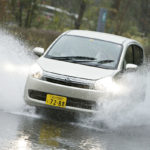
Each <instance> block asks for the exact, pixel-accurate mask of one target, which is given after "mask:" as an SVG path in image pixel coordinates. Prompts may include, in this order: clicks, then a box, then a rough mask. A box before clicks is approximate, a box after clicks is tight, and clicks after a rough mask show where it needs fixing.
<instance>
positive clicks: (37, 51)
mask: <svg viewBox="0 0 150 150" xmlns="http://www.w3.org/2000/svg"><path fill="white" fill-rule="evenodd" d="M33 52H34V53H35V54H36V55H37V56H42V55H43V54H44V48H42V47H35V48H34V49H33Z"/></svg>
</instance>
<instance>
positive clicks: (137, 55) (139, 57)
mask: <svg viewBox="0 0 150 150" xmlns="http://www.w3.org/2000/svg"><path fill="white" fill-rule="evenodd" d="M133 49H134V64H136V65H138V66H139V65H142V63H143V50H142V48H141V47H139V46H137V45H134V46H133Z"/></svg>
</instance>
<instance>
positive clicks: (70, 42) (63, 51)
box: [45, 35, 122, 69]
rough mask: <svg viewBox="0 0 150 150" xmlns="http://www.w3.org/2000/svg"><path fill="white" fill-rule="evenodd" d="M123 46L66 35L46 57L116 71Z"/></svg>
mask: <svg viewBox="0 0 150 150" xmlns="http://www.w3.org/2000/svg"><path fill="white" fill-rule="evenodd" d="M121 51H122V46H121V45H119V44H116V43H111V42H108V41H102V40H98V39H90V38H86V37H80V36H70V35H64V36H62V37H61V38H60V39H58V40H57V42H56V43H55V44H54V45H53V46H52V47H51V48H50V49H49V51H48V52H47V54H46V55H45V57H47V58H51V59H57V60H61V61H68V62H71V63H80V64H83V65H88V66H94V67H100V68H106V69H107V68H108V69H115V68H116V67H117V65H118V61H119V59H120V55H121Z"/></svg>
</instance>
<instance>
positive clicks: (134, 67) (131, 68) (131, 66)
mask: <svg viewBox="0 0 150 150" xmlns="http://www.w3.org/2000/svg"><path fill="white" fill-rule="evenodd" d="M137 68H138V66H137V65H135V64H126V70H127V71H135V70H137Z"/></svg>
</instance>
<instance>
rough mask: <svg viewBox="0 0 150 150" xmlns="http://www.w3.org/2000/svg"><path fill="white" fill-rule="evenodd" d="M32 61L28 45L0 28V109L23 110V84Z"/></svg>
mask: <svg viewBox="0 0 150 150" xmlns="http://www.w3.org/2000/svg"><path fill="white" fill-rule="evenodd" d="M34 61H35V56H34V55H33V54H32V53H31V51H30V48H29V47H28V46H26V45H25V44H24V43H23V42H22V41H20V40H18V39H17V38H16V37H14V36H13V35H10V34H9V33H8V32H7V31H2V30H0V68H1V69H0V103H1V104H0V110H3V111H7V112H19V111H20V112H21V111H24V109H25V108H26V105H25V103H24V101H23V92H24V85H25V81H26V78H27V74H28V71H29V67H30V65H31V64H32V63H33V62H34ZM26 109H27V108H26ZM30 111H31V110H30Z"/></svg>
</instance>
